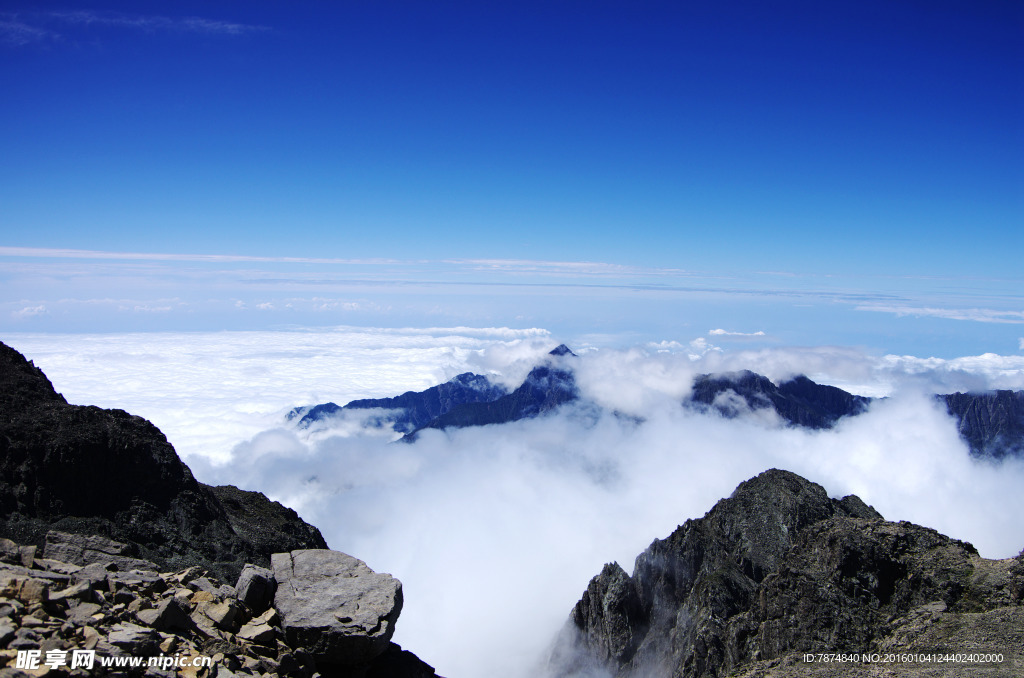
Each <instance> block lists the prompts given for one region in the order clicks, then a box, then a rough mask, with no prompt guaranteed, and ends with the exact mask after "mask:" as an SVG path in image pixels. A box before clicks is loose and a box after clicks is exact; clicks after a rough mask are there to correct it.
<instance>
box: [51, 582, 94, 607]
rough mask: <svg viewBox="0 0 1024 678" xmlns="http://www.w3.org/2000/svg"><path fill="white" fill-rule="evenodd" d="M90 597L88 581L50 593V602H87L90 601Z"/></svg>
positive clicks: (90, 591)
mask: <svg viewBox="0 0 1024 678" xmlns="http://www.w3.org/2000/svg"><path fill="white" fill-rule="evenodd" d="M92 597H93V592H92V582H90V581H81V582H78V583H77V584H73V585H71V586H69V587H67V588H66V589H62V590H60V591H57V592H53V591H51V592H50V601H51V602H54V601H58V600H81V601H86V602H87V601H90V600H92Z"/></svg>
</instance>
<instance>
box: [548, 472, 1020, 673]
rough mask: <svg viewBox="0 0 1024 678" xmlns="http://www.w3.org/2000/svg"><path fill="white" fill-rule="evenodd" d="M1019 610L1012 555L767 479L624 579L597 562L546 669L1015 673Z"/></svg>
mask: <svg viewBox="0 0 1024 678" xmlns="http://www.w3.org/2000/svg"><path fill="white" fill-rule="evenodd" d="M1022 600H1024V553H1021V555H1018V556H1017V557H1016V558H1011V559H1006V560H987V559H984V558H981V557H980V556H979V555H978V553H977V551H976V550H975V548H974V547H973V546H972V545H971V544H968V543H965V542H961V541H957V540H955V539H951V538H949V537H946V536H944V535H942V534H939V533H938V532H936V531H935V530H932V529H928V528H925V527H921V526H918V525H913V524H911V523H907V522H899V523H892V522H888V521H886V520H884V519H883V518H882V517H881V516H880V515H879V514H878V513H877V512H876V511H875V510H874V509H872V508H871V507H869V506H866V505H865V504H864V502H862V501H861V500H860V499H858V498H857V497H855V496H852V495H851V496H848V497H845V498H843V499H831V498H829V496H828V495H827V494H826V492H825V490H824V488H822V487H821V486H820V485H817V484H815V483H812V482H810V481H808V480H805V479H804V478H801V477H800V476H798V475H796V474H793V473H790V472H788V471H779V470H771V471H766V472H764V473H762V474H761V475H759V476H757V477H756V478H753V479H751V480H748V481H746V482H744V483H742V484H740V486H739V487H738V488H737V489H736V491H735V492H734V493H733V495H732V496H731V497H729V498H727V499H723V500H722V501H720V502H718V503H717V504H716V505H715V506H714V508H712V509H711V511H709V512H708V513H707V515H705V516H704V517H703V518H700V519H697V520H688V521H686V523H685V524H684V525H682V526H680V527H679V528H678V529H677V530H676V531H675V532H673V533H672V534H671V535H670V536H669V537H668V538H667V539H657V540H655V541H654V543H652V544H651V546H650V547H648V549H647V550H646V551H644V552H643V553H641V554H640V555H639V556H638V557H637V559H636V564H635V566H634V570H633V574H632V575H629V574H627V573H626V572H625V571H624V570H623V569H622V568H621V567H620V566H619V565H618V564H616V563H612V564H608V565H606V566H605V567H604V569H603V571H602V572H601V573H600V574H599V575H598V576H596V577H594V578H593V580H591V582H590V584H589V586H588V587H587V589H586V591H585V592H584V593H583V596H582V598H581V599H580V601H579V602H578V603H577V604H576V606H575V608H574V609H573V611H572V614H571V616H570V620H569V622H568V623H567V624H566V627H565V629H564V630H563V632H562V634H561V636H560V638H559V640H558V643H557V645H556V648H555V651H554V653H553V655H552V658H551V671H552V675H554V676H557V677H563V678H568V677H570V676H578V677H583V676H587V677H591V678H592V677H596V676H601V677H604V678H610V677H614V678H661V677H666V678H667V677H676V676H680V677H686V678H700V677H705V676H743V677H745V678H766V677H768V676H772V677H777V678H784V677H789V676H809V675H813V676H851V677H852V676H858V677H859V676H864V677H866V676H901V675H913V676H943V677H947V678H954V677H957V678H959V677H961V676H965V675H970V676H1008V677H1009V676H1021V675H1024V606H1022ZM958 656H959V657H960V660H959V661H958V660H957V657H958ZM865 659H867V661H865ZM996 659H998V661H996Z"/></svg>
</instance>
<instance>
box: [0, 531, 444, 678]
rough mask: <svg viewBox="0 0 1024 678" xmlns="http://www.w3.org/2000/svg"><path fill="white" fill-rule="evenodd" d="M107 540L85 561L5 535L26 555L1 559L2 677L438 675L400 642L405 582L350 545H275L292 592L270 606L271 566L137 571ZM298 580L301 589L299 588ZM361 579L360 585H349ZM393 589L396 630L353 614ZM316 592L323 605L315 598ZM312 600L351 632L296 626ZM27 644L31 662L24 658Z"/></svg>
mask: <svg viewBox="0 0 1024 678" xmlns="http://www.w3.org/2000/svg"><path fill="white" fill-rule="evenodd" d="M93 539H95V538H94V537H91V536H90V537H83V538H81V539H80V540H78V541H79V544H80V545H81V544H86V543H94V542H92V541H91V540H93ZM68 540H70V541H74V537H69V538H68V539H67V540H65V541H68ZM99 542H100V543H102V545H103V549H87V550H86V551H85V553H87V555H88V557H89V558H92V559H93V560H91V561H90V562H89V563H88V564H85V565H80V564H75V563H68V562H61V561H57V560H53V559H46V558H42V559H35V558H32V557H29V556H28V555H27V552H26V551H24V549H25V548H26V547H23V546H19V545H17V544H15V543H13V542H11V541H10V540H0V554H8V555H10V554H18V556H19V561H18V562H17V563H7V562H6V561H5V562H4V563H0V667H2V666H3V665H4V664H6V667H5V668H0V676H4V677H5V678H7V677H11V678H23V677H26V676H30V675H50V676H62V675H63V676H82V677H84V676H101V675H121V676H125V675H127V676H143V675H145V676H151V677H153V678H163V677H165V676H166V677H170V676H174V675H181V676H189V677H195V678H214V677H216V678H230V677H233V676H263V677H267V676H275V677H276V676H282V677H288V678H311V677H312V676H316V675H322V676H333V677H336V678H385V677H387V678H436V674H435V673H434V670H433V668H432V667H430V666H429V665H427V664H426V663H424V662H422V661H421V660H419V658H417V657H416V656H415V655H414V654H412V653H410V652H407V651H404V650H402V648H401V647H399V646H398V645H395V644H394V643H391V642H390V636H391V633H392V632H393V630H394V624H395V621H396V620H397V617H398V611H399V609H400V607H401V604H400V591H401V584H400V583H399V582H398V581H397V580H395V579H393V578H391V577H390V576H388V575H378V574H376V573H374V572H373V571H372V570H370V569H369V568H367V567H366V566H365V564H363V563H362V562H361V561H358V560H356V559H354V558H351V557H349V556H347V555H345V554H343V553H338V552H335V551H310V550H306V551H297V552H295V553H291V554H287V553H286V554H278V555H277V556H275V562H277V561H281V562H286V563H288V566H285V567H284V568H283V569H282V570H281V573H282V574H284V575H285V577H286V578H285V579H283V580H282V581H281V582H280V586H279V587H278V589H277V590H278V591H279V592H284V593H283V594H282V596H281V597H280V602H278V600H277V599H275V602H274V605H273V606H268V605H266V602H267V598H266V595H265V594H266V593H267V592H268V591H272V590H273V588H274V586H275V584H276V580H275V575H274V574H273V573H272V572H270V571H269V570H266V569H264V568H258V567H254V566H252V565H246V567H245V568H244V569H243V574H242V576H241V577H240V579H239V581H238V583H237V584H236V586H234V587H232V586H228V585H225V584H221V583H219V582H217V581H216V580H215V579H212V578H211V577H210V576H208V574H207V573H206V572H205V571H203V570H201V569H200V568H198V567H190V568H187V569H184V570H181V571H177V572H163V573H158V572H156V571H145V570H132V571H128V570H124V569H122V568H120V567H119V566H118V565H117V564H116V563H117V557H118V556H117V555H116V553H118V552H121V551H123V550H124V548H126V547H125V545H124V544H117V543H115V542H111V541H110V540H106V539H102V538H100V539H99ZM61 543H64V542H61ZM29 548H30V547H29ZM108 551H114V552H115V554H114V555H113V556H111V555H110V554H108V553H107V552H108ZM26 558H27V560H26ZM282 559H283V560H282ZM296 562H298V563H300V564H299V565H298V566H295V565H294V563H296ZM338 564H341V567H333V569H332V565H334V566H336V565H338ZM332 573H333V574H332ZM342 579H348V580H350V581H342ZM293 589H294V590H298V591H301V592H302V593H301V597H299V598H297V597H294V596H292V597H289V596H288V593H287V592H288V591H292V590H293ZM353 589H358V590H359V593H358V595H355V596H343V595H340V594H339V591H342V590H348V591H351V590H353ZM396 592H398V593H399V597H398V598H397V604H394V603H395V602H396V599H395V594H396ZM388 599H390V600H391V601H392V605H391V612H389V613H388V614H386V615H385V616H386V617H387V631H386V632H382V631H381V629H379V628H374V627H373V625H372V624H367V625H365V626H360V625H359V624H352V623H348V624H346V623H345V622H344V620H345V619H347V618H348V615H349V614H354V615H355V616H357V617H359V618H360V619H363V620H369V617H370V616H372V615H370V614H369V613H367V612H366V609H364V607H365V608H367V609H377V607H376V606H377V605H379V604H382V603H383V601H385V600H388ZM250 601H255V606H254V605H252V604H250ZM296 603H299V606H298V607H296ZM306 603H309V605H310V606H311V607H309V608H305V607H303V606H304V605H305V604H306ZM353 607H355V608H358V609H355V610H353ZM311 610H315V611H316V612H315V614H316V615H319V616H322V617H324V618H325V619H327V618H330V619H333V620H334V622H333V626H338V625H340V626H343V627H344V632H343V633H342V636H343V638H342V639H341V640H339V639H338V637H337V635H336V630H337V629H335V628H333V626H332V623H330V622H328V623H324V624H319V625H318V624H309V625H305V626H302V631H301V632H295V628H296V626H297V624H300V623H301V620H300V618H301V619H309V618H310V614H312V612H310V611H311ZM83 650H84V651H91V653H92V656H91V660H90V659H89V658H88V657H86V658H85V659H84V660H83V661H91V665H79V666H72V660H73V658H74V657H75V656H80V655H81V651H83ZM19 652H20V653H21V657H22V662H23V664H22V666H21V667H20V668H23V669H26V670H25V671H23V670H19V667H18V666H17V664H18V655H19ZM29 652H33V653H38V654H35V655H34V659H35V662H36V664H37V666H38V668H35V669H33V670H31V671H28V669H29V668H30V667H29V666H27V665H26V664H25V662H26V660H28V661H31V660H32V658H33V655H29V654H28V653H29ZM118 658H120V659H121V660H122V661H127V660H130V659H132V658H136V659H137V661H138V662H139V663H140V664H141V665H139V666H134V667H131V666H121V667H108V666H105V665H104V663H109V662H111V661H117V660H118ZM150 658H153V660H152V662H153V663H152V664H150ZM47 660H50V662H51V663H52V666H47ZM193 661H195V662H196V664H197V665H195V666H193V665H192V664H193Z"/></svg>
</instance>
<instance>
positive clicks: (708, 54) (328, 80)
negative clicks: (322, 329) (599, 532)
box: [0, 2, 1024, 355]
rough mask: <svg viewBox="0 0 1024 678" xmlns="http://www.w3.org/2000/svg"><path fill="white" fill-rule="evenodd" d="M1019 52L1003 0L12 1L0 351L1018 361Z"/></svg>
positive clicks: (1022, 244)
mask: <svg viewBox="0 0 1024 678" xmlns="http://www.w3.org/2000/svg"><path fill="white" fill-rule="evenodd" d="M1022 35H1024V8H1022V6H1021V5H1020V4H1019V3H1015V2H982V3H977V2H928V3H924V2H829V3H819V2H780V3H771V4H768V3H744V2H725V3H697V2H685V3H677V2H673V3H654V2H641V3H628V4H627V3H608V2H586V3H584V2H553V3H522V2H516V3H458V2H440V3H356V2H342V3H301V4H296V3H287V4H285V3H268V2H250V3H173V4H171V3H146V4H142V5H140V4H138V3H102V2H99V3H65V4H55V3H48V2H6V3H4V5H3V7H2V8H0V60H2V61H0V63H2V64H3V68H2V69H0V88H2V91H4V92H5V97H4V99H5V103H4V105H3V106H2V107H0V129H2V130H3V132H2V133H0V156H2V157H3V158H4V162H3V163H2V164H0V205H2V206H3V207H2V209H0V246H2V247H4V248H6V249H3V250H0V266H2V268H0V276H2V280H3V281H4V287H5V289H6V292H5V294H4V297H3V299H2V300H0V305H2V306H3V310H4V311H5V312H4V314H3V315H4V317H3V318H0V328H7V329H8V330H15V331H25V330H27V331H33V330H42V331H98V330H102V329H104V328H106V329H109V330H112V331H115V330H123V329H147V328H151V327H152V328H155V329H173V328H178V329H197V328H201V329H215V328H216V326H217V325H218V323H221V324H222V326H223V327H224V328H245V327H256V326H261V325H271V324H277V325H280V324H284V323H289V322H291V323H298V324H330V323H338V324H371V325H373V324H376V325H388V324H391V325H395V324H403V323H412V324H424V323H429V322H430V321H431V320H436V321H437V322H436V323H435V324H440V325H444V324H446V323H448V324H450V323H457V324H462V325H499V326H500V325H508V326H529V325H530V324H533V325H538V326H544V327H548V328H551V329H553V330H554V331H556V332H560V333H563V334H568V335H571V336H574V337H580V336H585V335H600V334H604V333H613V334H614V333H619V334H623V333H628V332H629V331H630V328H633V330H635V331H636V332H637V333H640V334H643V335H644V336H654V335H660V336H661V337H662V338H673V337H674V336H675V335H676V334H680V333H681V334H687V335H688V336H690V335H695V334H703V333H705V332H707V331H708V330H711V329H715V328H721V327H726V328H727V329H730V330H735V331H743V332H747V333H753V332H755V331H765V332H768V333H771V334H772V336H773V337H774V338H775V340H776V341H783V342H786V343H796V344H799V343H820V342H829V343H850V344H857V345H866V346H869V347H871V348H873V349H877V350H887V351H917V350H920V351H923V352H925V353H927V352H929V351H931V352H933V353H941V354H948V355H952V354H955V353H957V352H960V353H965V352H981V351H985V350H992V351H996V352H1003V353H1006V352H1013V351H1016V350H1019V339H1020V337H1021V336H1022V335H1024V329H1021V328H1020V327H1019V324H1020V323H1022V322H1024V317H1022V315H1021V314H1022V313H1024V295H1022V293H1021V290H1022V289H1024V285H1022V283H1024V276H1022V274H1021V265H1020V258H1021V253H1022V252H1024V235H1022V233H1024V228H1021V224H1022V221H1024V219H1022V217H1024V199H1022V195H1024V190H1022V189H1024V167H1022V166H1024V162H1022V160H1021V158H1022V157H1024V154H1022V151H1024V123H1022V121H1024V75H1022V74H1024V47H1022V45H1024V40H1022ZM12 248H37V249H39V248H45V249H49V250H53V249H71V250H83V251H87V252H89V253H90V254H87V255H86V256H81V257H67V256H63V255H62V256H53V254H54V253H53V252H52V251H51V252H49V253H46V252H39V251H35V250H29V249H12ZM95 252H106V253H115V254H117V255H120V254H123V253H136V254H143V255H147V256H148V255H154V254H156V255H159V254H189V255H217V256H220V257H229V256H236V257H243V258H244V257H248V258H249V259H243V260H241V261H239V260H234V261H227V260H226V259H224V258H220V259H218V258H207V259H198V260H197V259H159V258H152V257H148V258H147V257H137V258H134V259H132V258H129V259H126V258H124V257H120V256H114V257H110V256H105V257H98V256H97V255H95V254H92V253H95ZM270 258H274V259H280V258H289V259H291V261H279V260H278V261H267V259H270ZM496 261H498V262H510V263H503V264H500V265H496V264H494V263H493V262H496ZM467 262H469V263H467ZM480 262H487V263H483V264H481V263H480ZM550 262H560V264H559V265H556V264H552V263H550ZM581 262H586V263H589V264H602V265H605V267H604V268H595V267H594V266H591V267H589V268H587V269H586V270H583V269H581V268H580V267H579V266H578V264H580V263H581ZM565 263H569V264H573V265H575V267H574V266H565V265H561V264H565ZM254 281H256V282H254ZM509 283H513V284H512V285H510V284H509ZM538 285H548V287H544V288H543V289H538V288H537V286H538ZM595 285H598V287H595ZM637 286H640V287H641V288H642V289H640V290H638V289H637ZM257 289H258V292H256V291H254V290H257ZM495 289H500V290H501V291H500V293H496V292H494V290H495ZM566 290H572V292H571V293H569V292H567V291H566ZM655 290H656V291H655ZM323 299H326V300H327V301H326V302H324V301H321V305H324V304H325V303H326V304H331V303H333V304H335V306H334V309H335V311H337V314H335V315H323V314H321V315H314V314H312V312H311V313H309V314H306V315H301V316H300V315H297V314H293V316H290V317H284V316H281V315H273V314H269V313H264V314H263V315H257V314H248V315H245V316H244V319H242V318H241V316H237V315H231V313H228V312H226V311H225V309H227V308H231V309H235V311H233V313H234V312H237V311H241V310H243V307H246V305H248V307H249V308H250V309H254V308H257V307H259V306H260V305H261V304H262V305H263V307H262V310H265V311H270V310H272V308H271V307H275V305H276V308H277V309H283V308H286V307H287V304H288V303H292V307H291V308H292V310H293V311H294V310H295V308H296V304H297V303H299V300H302V303H306V304H307V305H310V307H311V308H312V306H313V305H315V304H316V303H317V302H316V301H315V300H323ZM102 300H107V303H106V305H105V306H104V305H103V304H101V303H100V301H102ZM110 300H115V302H116V303H115V304H113V305H111V303H110ZM214 301H215V302H216V303H214ZM85 302H89V303H88V304H87V303H85ZM90 304H91V305H90ZM101 306H102V307H103V308H104V309H105V310H104V311H103V312H102V313H101V312H98V311H97V309H98V308H100V307H101ZM567 306H569V307H572V308H569V309H568V310H566V307H567ZM108 307H109V308H108ZM185 307H188V308H190V309H191V311H190V312H189V313H178V312H175V311H174V309H179V310H181V309H184V308H185ZM808 308H811V309H812V310H811V311H808V310H806V309H808ZM40 309H41V310H40ZM126 309H129V310H131V311H132V312H133V313H134V315H133V313H127V312H126ZM136 309H140V311H138V312H135V311H136ZM154 309H171V310H169V311H168V310H162V311H155V310H154ZM359 309H362V311H363V314H362V315H360V314H359V313H356V311H358V310H359ZM602 309H603V310H602ZM342 311H346V313H343V312H342ZM129 316H131V318H129ZM667 318H686V320H685V321H673V322H670V321H668V320H666V319H667Z"/></svg>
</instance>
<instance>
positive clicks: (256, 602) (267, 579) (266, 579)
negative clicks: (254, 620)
mask: <svg viewBox="0 0 1024 678" xmlns="http://www.w3.org/2000/svg"><path fill="white" fill-rule="evenodd" d="M276 588H277V580H276V579H274V573H273V572H271V571H270V570H268V569H267V568H265V567H258V566H256V565H251V564H247V565H246V566H245V567H244V568H242V574H240V575H239V576H238V583H237V584H235V595H236V596H237V597H238V600H240V601H242V602H243V603H245V604H246V605H247V606H248V607H249V609H250V610H252V611H253V612H254V613H255V614H260V613H261V612H263V611H264V610H266V609H267V608H268V607H269V606H270V604H271V603H272V602H273V600H274V590H275V589H276Z"/></svg>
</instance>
